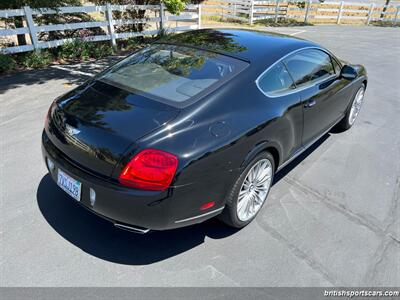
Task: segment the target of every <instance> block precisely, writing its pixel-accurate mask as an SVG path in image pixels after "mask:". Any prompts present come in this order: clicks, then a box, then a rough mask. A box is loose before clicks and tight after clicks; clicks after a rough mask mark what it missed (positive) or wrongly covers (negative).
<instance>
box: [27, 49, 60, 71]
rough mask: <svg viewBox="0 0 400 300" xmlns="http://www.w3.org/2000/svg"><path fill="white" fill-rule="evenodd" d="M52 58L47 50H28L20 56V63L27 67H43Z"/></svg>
mask: <svg viewBox="0 0 400 300" xmlns="http://www.w3.org/2000/svg"><path fill="white" fill-rule="evenodd" d="M52 60H53V57H52V56H51V54H50V53H49V52H48V51H40V52H35V51H34V52H30V53H27V54H25V55H23V56H22V58H21V64H22V65H24V66H25V67H27V68H33V69H38V68H43V67H46V66H48V65H49V64H50V63H51V62H52Z"/></svg>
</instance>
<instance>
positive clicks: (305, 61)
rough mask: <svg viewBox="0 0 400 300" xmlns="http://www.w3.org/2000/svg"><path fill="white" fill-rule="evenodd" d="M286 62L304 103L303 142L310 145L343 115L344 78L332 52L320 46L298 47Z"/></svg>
mask: <svg viewBox="0 0 400 300" xmlns="http://www.w3.org/2000/svg"><path fill="white" fill-rule="evenodd" d="M284 63H285V65H286V67H287V69H288V71H289V73H290V75H291V76H292V78H293V80H294V82H295V84H296V90H298V92H299V94H300V97H301V100H302V103H303V113H304V125H303V137H302V144H303V145H307V144H308V143H310V142H311V141H312V140H314V139H315V138H317V137H318V136H320V135H321V134H322V133H323V132H325V131H326V130H328V129H329V128H330V127H331V126H332V125H334V124H335V122H337V121H338V119H339V118H340V117H341V116H342V115H343V107H342V106H343V105H342V104H341V102H342V101H341V100H340V99H339V98H338V97H337V93H338V91H339V90H340V89H342V88H343V82H342V80H341V79H340V74H338V71H337V70H335V68H334V66H333V64H332V58H331V57H330V55H329V54H328V53H326V52H325V51H322V50H320V49H316V48H312V49H305V50H301V51H298V52H296V53H294V54H292V55H291V56H289V57H287V58H286V59H285V60H284Z"/></svg>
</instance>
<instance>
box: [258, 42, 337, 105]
mask: <svg viewBox="0 0 400 300" xmlns="http://www.w3.org/2000/svg"><path fill="white" fill-rule="evenodd" d="M309 49H316V50H320V51H322V52H325V53H326V54H328V55H329V57H330V58H331V59H335V60H336V61H337V59H336V57H335V56H334V55H333V54H332V53H331V52H329V51H328V50H326V49H324V48H321V47H317V46H310V47H303V48H299V49H296V50H294V51H292V52H290V53H288V54H286V55H284V56H282V57H281V58H280V59H278V60H277V61H276V62H274V63H273V64H272V65H270V66H269V67H268V68H267V69H266V70H265V71H263V72H262V73H261V74H260V75H259V76H258V77H257V79H256V81H255V83H256V86H257V88H258V89H259V90H260V92H261V93H263V94H264V96H267V97H268V98H279V97H283V96H286V95H291V94H293V93H297V92H301V91H303V90H305V89H308V88H310V87H313V86H315V85H317V84H320V83H322V82H324V81H328V80H331V79H333V78H334V77H336V76H337V74H336V73H335V74H333V75H331V76H329V77H326V78H321V79H320V80H317V81H314V82H311V83H310V84H305V85H303V86H300V87H297V86H296V87H295V88H294V89H289V90H287V91H284V92H282V93H279V94H276V95H271V94H268V93H266V92H264V91H263V90H262V89H261V88H260V84H259V81H260V79H261V78H262V77H263V76H264V75H265V74H266V73H267V72H268V71H269V70H271V69H272V68H273V67H274V66H275V65H277V64H278V63H283V64H284V65H285V67H286V64H285V63H284V62H283V60H284V59H286V58H287V57H289V56H291V55H293V54H295V53H297V52H300V51H303V50H309ZM331 63H332V62H331ZM339 65H340V66H341V64H339ZM332 67H333V65H332ZM334 70H335V69H334ZM287 71H288V72H289V75H290V76H292V74H290V71H289V70H287Z"/></svg>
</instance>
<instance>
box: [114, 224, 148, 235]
mask: <svg viewBox="0 0 400 300" xmlns="http://www.w3.org/2000/svg"><path fill="white" fill-rule="evenodd" d="M114 226H115V227H117V228H120V229H123V230H127V231H130V232H133V233H138V234H145V233H148V232H149V231H150V229H148V228H139V227H134V226H128V225H123V224H119V223H114Z"/></svg>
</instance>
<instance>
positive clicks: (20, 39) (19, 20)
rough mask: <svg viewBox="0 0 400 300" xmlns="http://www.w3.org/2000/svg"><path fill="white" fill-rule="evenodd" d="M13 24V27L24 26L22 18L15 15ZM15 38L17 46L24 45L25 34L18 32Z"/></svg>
mask: <svg viewBox="0 0 400 300" xmlns="http://www.w3.org/2000/svg"><path fill="white" fill-rule="evenodd" d="M14 25H15V28H20V27H24V21H23V18H22V17H15V18H14ZM17 39H18V46H23V45H26V38H25V34H18V35H17Z"/></svg>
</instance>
